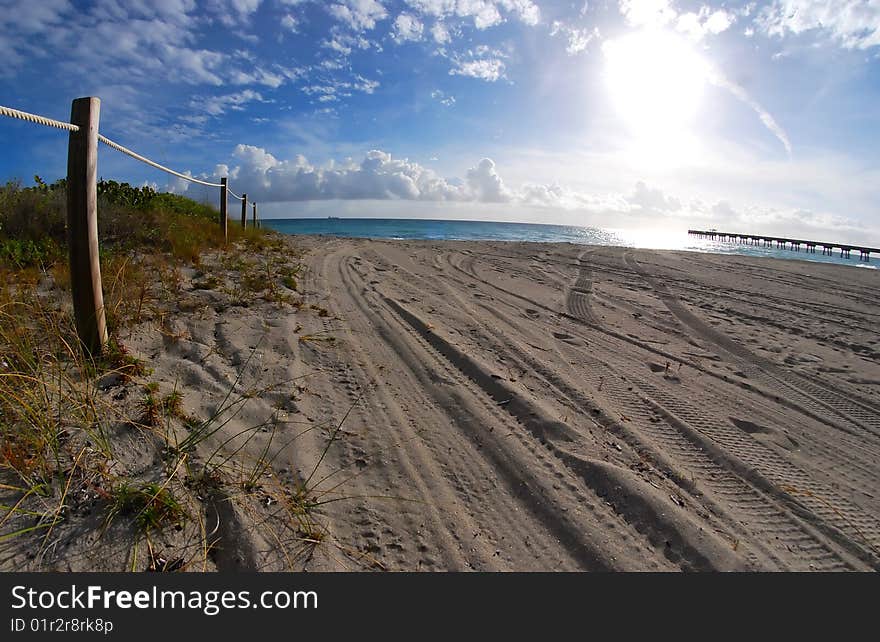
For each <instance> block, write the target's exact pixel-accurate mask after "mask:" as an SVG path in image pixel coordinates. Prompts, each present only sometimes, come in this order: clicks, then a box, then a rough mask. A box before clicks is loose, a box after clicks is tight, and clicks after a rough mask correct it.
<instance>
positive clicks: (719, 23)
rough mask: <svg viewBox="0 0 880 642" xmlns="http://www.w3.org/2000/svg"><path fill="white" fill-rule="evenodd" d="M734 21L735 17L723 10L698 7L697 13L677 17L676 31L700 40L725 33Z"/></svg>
mask: <svg viewBox="0 0 880 642" xmlns="http://www.w3.org/2000/svg"><path fill="white" fill-rule="evenodd" d="M735 21H736V16H735V15H734V14H732V13H730V12H729V11H725V10H724V9H715V10H713V9H711V8H710V7H707V6H705V5H704V6H702V7H700V10H699V11H698V12H696V13H695V12H693V11H689V12H687V13H682V14H681V15H679V16H678V19H677V20H676V22H675V28H676V30H678V31H680V32H681V33H683V34H685V35H687V36H688V37H689V38H691V39H692V40H701V39H703V38H704V37H705V36H707V35H713V36H714V35H718V34H719V33H723V32H724V31H727V30H728V29H729V28H730V27H731V25H733V23H734V22H735Z"/></svg>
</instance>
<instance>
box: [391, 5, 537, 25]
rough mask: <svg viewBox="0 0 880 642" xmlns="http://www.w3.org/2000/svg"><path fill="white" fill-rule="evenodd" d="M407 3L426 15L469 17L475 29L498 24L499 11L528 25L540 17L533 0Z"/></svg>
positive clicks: (501, 19)
mask: <svg viewBox="0 0 880 642" xmlns="http://www.w3.org/2000/svg"><path fill="white" fill-rule="evenodd" d="M406 4H407V5H409V6H410V7H411V8H412V9H414V10H416V11H418V12H419V13H420V14H422V15H425V16H431V17H434V18H438V19H449V18H452V17H455V18H458V19H461V20H467V21H472V22H473V24H474V26H475V27H476V28H477V29H488V28H489V27H494V26H495V25H498V24H501V23H502V22H504V17H503V15H502V13H506V14H512V15H514V16H516V18H518V19H519V20H520V22H522V23H523V24H525V25H528V26H534V25H537V24H538V23H539V22H540V20H541V10H540V8H539V7H538V5H537V4H535V3H534V2H532V0H406Z"/></svg>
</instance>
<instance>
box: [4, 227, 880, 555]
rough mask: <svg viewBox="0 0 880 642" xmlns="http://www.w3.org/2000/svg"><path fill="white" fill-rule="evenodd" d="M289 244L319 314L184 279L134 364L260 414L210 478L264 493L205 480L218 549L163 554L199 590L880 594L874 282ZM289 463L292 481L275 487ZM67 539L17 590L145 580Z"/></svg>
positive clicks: (565, 251)
mask: <svg viewBox="0 0 880 642" xmlns="http://www.w3.org/2000/svg"><path fill="white" fill-rule="evenodd" d="M287 242H288V243H289V244H290V247H291V251H290V253H289V254H290V257H296V258H295V261H297V262H299V261H301V262H302V264H303V265H304V268H305V269H304V271H303V273H302V274H301V275H300V277H299V282H298V283H297V284H296V285H295V287H296V290H297V292H296V293H295V294H296V296H297V297H301V299H300V301H302V302H305V305H301V304H300V305H297V306H291V305H288V304H285V303H278V302H268V301H262V300H254V301H248V300H247V298H246V297H245V298H244V299H243V300H240V301H238V302H237V303H230V300H229V294H228V293H225V294H224V293H222V292H220V291H218V289H216V288H215V289H214V290H211V289H208V288H206V287H205V286H204V285H199V284H198V282H197V279H196V278H195V276H193V274H192V273H191V272H187V273H185V274H184V275H183V278H182V280H181V284H180V292H179V294H178V295H177V299H176V303H175V305H176V308H175V310H174V311H173V314H170V315H169V316H168V318H167V319H166V320H165V322H164V323H163V327H162V331H161V332H157V331H156V328H155V324H153V325H149V324H145V325H144V326H143V327H140V328H135V329H134V330H132V331H131V332H129V333H127V334H126V335H125V336H123V337H122V339H123V340H124V341H125V344H126V345H127V346H128V347H129V349H130V350H131V351H132V354H134V355H136V356H138V357H140V358H141V359H143V360H144V361H145V362H146V363H147V364H148V365H149V367H150V368H151V369H152V372H151V376H150V377H151V379H152V380H155V381H159V382H162V383H161V385H162V390H163V391H168V390H170V389H171V387H172V386H173V387H174V388H175V389H177V390H179V391H181V392H182V397H183V412H184V413H185V414H186V415H191V416H196V417H202V418H204V417H210V416H213V415H215V414H217V412H218V408H222V407H224V404H226V405H227V406H228V405H229V403H230V401H229V400H230V399H231V398H234V399H236V400H238V399H241V400H242V403H241V404H240V405H237V406H236V407H235V409H234V412H228V413H227V414H226V415H224V416H223V418H222V421H220V422H218V431H217V432H216V434H213V435H212V436H211V438H210V439H209V440H206V441H205V443H203V444H200V445H199V447H198V449H197V451H196V452H194V453H193V454H192V455H191V459H190V461H189V462H187V465H189V464H190V463H194V462H196V461H201V463H202V464H204V465H205V467H206V468H208V467H209V466H208V464H209V463H210V462H211V461H212V460H213V461H215V462H216V461H217V460H218V458H220V457H222V458H223V459H224V466H225V469H226V470H232V471H233V472H235V471H237V470H239V469H240V471H241V473H240V476H241V478H242V479H245V478H249V483H247V484H245V483H244V482H242V483H239V484H238V486H236V485H235V484H228V483H227V484H226V485H225V486H224V487H223V488H224V489H225V490H224V491H223V493H222V494H221V495H218V494H216V493H215V494H214V495H213V496H211V497H208V496H207V494H206V493H205V492H201V491H199V490H198V486H197V485H194V484H193V483H192V481H191V480H188V481H187V484H186V488H187V489H190V490H191V492H192V497H191V498H190V501H189V504H187V505H188V506H189V507H190V508H189V509H188V510H189V514H190V515H197V514H199V515H202V517H200V518H199V520H196V521H198V528H196V527H195V526H191V525H190V526H187V529H184V534H183V535H185V534H186V533H187V532H189V531H193V532H192V533H190V534H189V536H188V537H189V538H190V540H191V541H190V543H189V544H187V543H186V542H180V541H175V540H174V537H175V535H174V534H173V532H172V534H171V535H168V536H164V537H165V539H162V538H160V537H159V536H158V535H155V536H153V537H152V540H151V544H150V545H151V548H150V555H151V556H154V553H153V550H154V549H155V550H163V551H164V552H163V555H164V556H165V558H167V559H172V558H177V557H179V558H180V559H184V558H186V559H187V560H188V561H187V562H186V566H185V567H186V568H187V569H189V570H202V569H205V570H212V569H220V570H310V571H322V570H323V571H328V570H387V571H404V570H406V571H415V570H420V571H464V570H479V571H553V570H565V571H575V570H590V571H595V570H621V571H679V570H721V571H733V570H778V571H782V570H796V571H812V570H815V571H838V570H841V571H842V570H871V569H877V568H878V567H880V482H878V480H880V358H878V357H880V344H878V341H880V336H878V333H877V328H878V321H880V292H878V285H880V274H878V272H877V271H874V270H865V269H855V268H848V267H843V266H836V265H828V264H816V263H808V262H802V261H783V260H772V259H758V258H745V257H736V256H721V255H708V254H695V253H685V252H661V251H647V250H634V249H626V248H614V247H598V246H578V245H571V244H533V243H500V242H499V243H482V242H481V243H477V242H453V241H450V242H428V241H371V240H357V239H355V240H350V239H336V238H323V237H295V238H290V239H288V241H287ZM299 253H303V254H302V256H301V257H300V256H299ZM276 264H277V261H276ZM210 265H211V264H210V262H207V263H206V265H205V266H203V268H202V270H203V271H207V272H209V273H210V272H211V270H212V268H211V267H210ZM267 265H268V264H267ZM266 269H267V271H268V270H269V268H268V267H267V268H266ZM216 270H217V273H218V274H219V273H220V268H219V267H217V268H216ZM221 276H222V275H221ZM223 278H228V275H227V276H226V277H223ZM200 279H201V280H202V281H204V279H205V277H204V276H201V277H200ZM230 391H232V394H231V393H230ZM106 394H107V395H113V397H112V398H113V399H122V398H124V397H125V394H124V392H120V389H117V388H113V386H112V385H111V386H109V388H108V390H107V393H106ZM135 397H136V395H133V394H130V393H129V394H128V398H135ZM120 403H121V402H120ZM236 403H238V402H237V401H236ZM254 427H257V429H256V430H255V429H254ZM178 431H180V429H178ZM129 433H130V434H131V436H132V437H131V438H132V439H135V438H137V440H136V441H135V442H133V443H135V445H134V446H132V448H130V449H129V450H131V453H129V458H130V459H131V460H132V462H130V463H129V465H128V468H129V469H134V468H136V467H137V466H136V465H135V464H138V462H139V461H140V460H138V457H141V458H142V459H144V461H143V465H142V466H141V467H140V468H139V470H144V471H149V470H154V471H156V472H155V475H159V476H160V477H159V478H160V479H164V478H167V476H168V474H169V473H168V471H167V470H165V472H160V469H159V468H158V466H159V464H158V463H156V462H160V460H161V459H162V454H161V451H160V450H158V448H159V447H158V446H156V445H149V444H147V443H146V442H145V441H144V440H143V439H141V438H140V437H137V433H131V431H130V430H129ZM147 441H148V440H147ZM150 448H153V449H156V450H155V452H152V451H150ZM217 453H222V454H221V455H218V454H217ZM227 457H228V460H227V459H226V458H227ZM269 459H271V462H272V467H273V469H274V471H275V472H268V471H263V469H262V468H259V467H258V466H255V465H254V463H253V462H254V461H257V462H259V461H261V460H263V461H265V460H269ZM151 462H152V463H151ZM138 465H140V464H138ZM150 466H153V468H150ZM180 470H181V471H182V470H183V469H182V468H181V469H180ZM249 471H250V472H249ZM150 474H153V473H150ZM171 474H172V476H174V475H176V477H177V478H183V477H184V473H183V472H178V471H177V470H175V471H174V472H172V473H171ZM161 475H165V477H161ZM237 488H238V490H236V489H237ZM242 488H246V489H248V492H242V491H241V489H242ZM303 488H304V489H306V490H305V491H302V490H299V491H298V490H297V489H303ZM180 490H181V492H186V491H185V490H184V488H183V486H181V489H180ZM303 498H305V499H303ZM294 500H296V501H294ZM95 501H98V500H97V499H96V500H95ZM291 506H295V507H297V508H295V509H293V508H291ZM193 521H194V520H190V522H193ZM119 528H121V527H119ZM200 533H201V535H200ZM206 534H207V535H206ZM183 535H180V536H178V538H179V537H183ZM64 537H66V538H67V540H65V541H64V542H60V543H59V544H58V545H57V546H56V549H57V551H66V552H63V553H57V551H55V553H56V558H55V559H54V560H48V559H47V560H44V561H43V562H42V563H37V562H40V560H37V562H33V561H30V562H27V561H23V560H25V557H24V556H23V554H21V555H19V554H16V556H15V557H8V558H6V563H5V564H4V566H5V567H6V568H43V569H45V568H54V569H60V570H64V569H73V570H122V569H124V568H139V567H140V566H141V565H145V563H143V562H140V561H138V560H137V559H134V558H132V554H131V549H132V541H131V539H130V538H128V539H126V538H125V537H122V536H120V535H118V534H117V535H116V536H112V537H108V536H107V535H104V534H101V533H99V532H98V531H95V532H94V533H92V535H90V536H89V537H79V538H76V537H74V536H73V535H70V536H68V535H65V536H64ZM205 541H207V542H208V543H209V544H210V546H207V545H206V544H205ZM193 542H195V543H193ZM199 542H201V544H199ZM186 546H190V547H191V548H193V547H194V548H195V549H196V550H195V552H192V550H190V552H186V551H185V550H184V549H185V547H186ZM200 546H201V547H202V548H203V549H205V550H204V555H202V558H203V559H202V561H201V562H199V561H198V560H199V555H200V553H199V551H198V549H199V547H200ZM208 548H211V549H212V550H211V551H208ZM145 549H146V547H145V546H143V545H141V546H140V549H139V551H140V553H137V554H139V555H141V556H143V555H144V552H143V551H144V550H145ZM187 556H189V557H187ZM31 557H32V556H28V559H30V558H31ZM193 559H195V560H196V562H193V561H192V560H193ZM50 562H51V563H50Z"/></svg>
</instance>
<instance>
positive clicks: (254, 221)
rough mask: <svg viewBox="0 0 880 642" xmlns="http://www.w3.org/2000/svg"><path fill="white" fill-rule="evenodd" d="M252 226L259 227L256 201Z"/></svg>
mask: <svg viewBox="0 0 880 642" xmlns="http://www.w3.org/2000/svg"><path fill="white" fill-rule="evenodd" d="M251 227H253V228H254V229H257V204H256V203H254V218H253V224H252V225H251Z"/></svg>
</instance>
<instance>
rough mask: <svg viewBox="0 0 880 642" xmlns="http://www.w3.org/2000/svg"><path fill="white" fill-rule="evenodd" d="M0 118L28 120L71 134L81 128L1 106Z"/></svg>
mask: <svg viewBox="0 0 880 642" xmlns="http://www.w3.org/2000/svg"><path fill="white" fill-rule="evenodd" d="M0 116H8V117H9V118H18V119H19V120H26V121H28V122H30V123H36V124H38V125H45V126H46V127H56V128H58V129H66V130H67V131H69V132H78V131H79V127H77V126H76V125H71V124H70V123H64V122H61V121H60V120H52V119H51V118H46V117H44V116H37V115H36V114H29V113H27V112H26V111H19V110H17V109H12V108H11V107H4V106H3V105H0Z"/></svg>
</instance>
